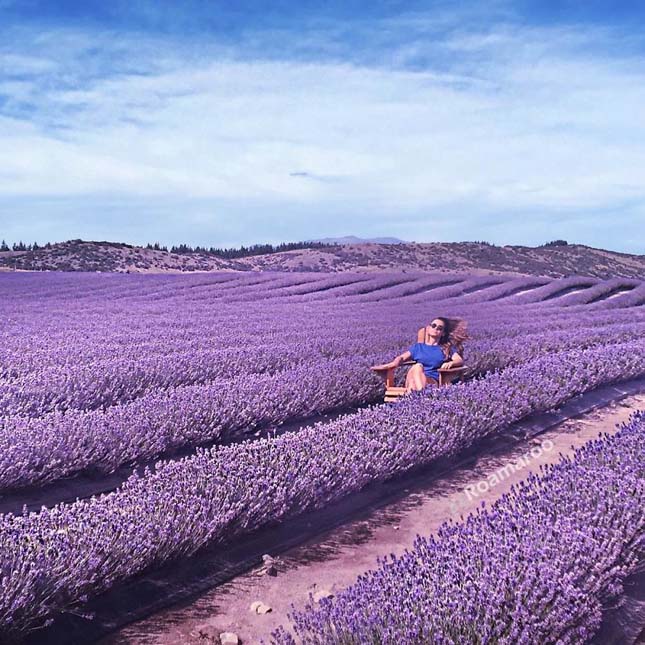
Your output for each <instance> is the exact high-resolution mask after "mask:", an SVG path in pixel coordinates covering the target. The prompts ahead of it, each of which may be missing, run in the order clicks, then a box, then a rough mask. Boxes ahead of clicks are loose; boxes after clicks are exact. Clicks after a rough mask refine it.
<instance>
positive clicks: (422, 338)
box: [379, 327, 466, 403]
mask: <svg viewBox="0 0 645 645" xmlns="http://www.w3.org/2000/svg"><path fill="white" fill-rule="evenodd" d="M427 331H428V330H427V328H426V327H421V329H419V331H418V332H417V343H425V342H426V340H427ZM415 363H416V361H405V362H404V363H401V364H400V365H399V367H403V366H404V365H414V364H415ZM395 371H396V367H390V368H389V369H384V370H379V372H380V374H381V376H382V377H383V380H384V381H385V397H384V399H383V400H384V401H385V402H386V403H390V402H392V401H398V400H399V399H400V398H401V397H402V396H403V395H404V394H405V388H404V387H397V386H396V385H394V372H395ZM437 371H438V372H439V387H443V386H444V385H450V384H451V383H452V382H453V381H454V380H455V379H457V378H459V377H460V376H461V375H462V374H463V373H464V372H465V371H466V367H464V366H461V367H452V368H450V369H439V370H437Z"/></svg>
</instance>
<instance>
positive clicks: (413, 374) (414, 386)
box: [405, 363, 427, 394]
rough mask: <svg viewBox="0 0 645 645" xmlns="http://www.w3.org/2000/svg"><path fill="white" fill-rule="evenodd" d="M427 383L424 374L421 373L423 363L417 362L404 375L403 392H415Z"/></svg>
mask: <svg viewBox="0 0 645 645" xmlns="http://www.w3.org/2000/svg"><path fill="white" fill-rule="evenodd" d="M426 383H427V379H426V375H425V374H424V373H423V365H421V363H417V364H416V365H413V366H412V367H411V368H410V369H409V370H408V373H407V375H406V377H405V392H406V394H407V393H409V392H416V391H417V390H422V389H423V388H424V387H425V386H426Z"/></svg>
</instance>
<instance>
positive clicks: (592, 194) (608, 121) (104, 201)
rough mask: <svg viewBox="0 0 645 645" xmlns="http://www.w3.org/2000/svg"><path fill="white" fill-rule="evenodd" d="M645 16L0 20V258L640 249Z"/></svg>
mask: <svg viewBox="0 0 645 645" xmlns="http://www.w3.org/2000/svg"><path fill="white" fill-rule="evenodd" d="M644 22H645V4H643V5H641V4H640V3H639V4H637V3H633V4H632V3H629V2H623V3H617V4H616V6H612V4H611V3H609V2H593V1H589V2H585V3H581V2H547V1H542V2H504V1H492V2H486V3H480V2H462V3H455V2H420V1H415V0H410V1H407V2H396V1H384V0H380V1H379V0H374V1H371V2H357V1H353V2H352V1H350V0H346V1H345V2H335V1H330V2H312V1H309V0H301V1H300V2H285V1H279V0H278V1H274V2H250V1H248V0H242V1H236V2H230V1H227V2H214V1H211V2H205V1H201V2H200V1H197V0H185V1H183V2H164V1H162V2H155V1H152V0H130V1H128V2H126V1H123V0H112V1H111V2H103V1H101V2H98V1H84V2H73V1H71V0H68V1H65V2H63V1H56V0H50V1H48V2H45V1H29V0H22V1H21V0H16V1H13V0H0V238H5V239H6V240H8V241H9V242H15V241H18V240H19V239H22V240H24V241H28V242H31V241H37V242H39V243H42V242H46V241H59V240H65V239H71V238H78V237H80V238H83V239H108V240H114V241H125V242H131V243H146V242H149V241H150V242H153V241H159V242H162V243H166V244H173V243H179V242H186V243H189V244H200V245H209V246H210V245H214V246H234V245H239V244H250V243H256V242H281V241H292V240H301V239H310V238H317V237H330V236H342V235H348V234H355V235H359V236H362V237H375V236H395V237H399V238H402V239H405V240H416V241H421V242H424V241H425V242H431V241H461V240H487V241H490V242H494V243H497V244H527V245H535V244H541V243H543V242H546V241H549V240H552V239H558V238H563V239H567V240H569V241H570V242H579V243H583V244H588V245H591V246H597V247H603V248H609V249H615V250H619V251H625V252H630V253H645V242H644V241H643V240H645V235H643V229H645V179H644V178H645V145H644V144H645V109H643V106H645V58H644V51H645V35H644V34H645V30H643V29H642V25H643V24H644Z"/></svg>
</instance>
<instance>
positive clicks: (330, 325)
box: [0, 289, 643, 416]
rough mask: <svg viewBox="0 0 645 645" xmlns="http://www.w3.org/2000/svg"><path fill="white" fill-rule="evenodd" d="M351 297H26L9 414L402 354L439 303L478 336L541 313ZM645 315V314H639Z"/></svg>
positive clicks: (16, 337) (2, 394) (4, 392)
mask: <svg viewBox="0 0 645 645" xmlns="http://www.w3.org/2000/svg"><path fill="white" fill-rule="evenodd" d="M151 291H154V290H153V289H151ZM427 298H428V296H426V299H427ZM346 300H347V298H343V299H340V301H339V303H340V304H338V303H337V304H330V303H319V304H317V305H315V308H314V309H312V308H311V306H305V305H303V306H302V307H297V306H296V304H295V303H286V304H285V303H278V302H274V301H269V302H268V303H261V304H257V303H247V304H246V305H244V312H245V319H244V322H243V324H241V320H240V311H239V306H240V305H239V304H231V303H228V305H225V306H224V305H222V303H219V302H218V301H217V300H210V299H207V298H205V299H204V300H203V301H202V302H201V304H200V306H196V307H195V308H194V309H188V310H186V308H185V306H186V301H185V300H183V299H181V298H179V299H178V298H174V299H170V300H169V301H168V302H166V303H165V305H161V304H160V303H158V302H157V303H153V304H145V303H140V302H135V303H132V304H131V305H130V307H129V308H128V309H127V310H126V311H122V310H120V309H119V308H116V309H115V301H114V300H107V301H103V300H101V299H99V300H97V301H93V300H91V299H90V300H89V301H88V299H83V300H78V301H73V302H69V303H66V302H65V301H64V300H62V301H61V300H52V303H53V304H56V305H57V306H58V307H61V308H63V309H64V311H65V313H64V315H63V313H61V312H59V311H57V310H56V309H51V308H49V309H48V308H47V307H43V305H42V303H39V302H37V303H36V304H35V305H34V306H32V307H27V306H26V305H25V306H23V309H24V311H23V314H22V316H21V317H20V318H19V319H17V320H15V321H13V324H11V323H12V321H11V317H10V316H8V320H7V324H6V325H5V327H4V329H3V330H2V335H3V336H4V338H3V341H4V342H3V343H2V344H1V345H0V386H1V388H0V416H9V415H16V414H17V415H21V416H25V415H27V416H42V415H43V414H45V413H47V412H51V411H64V410H66V409H68V408H78V409H89V410H91V409H96V408H99V407H107V406H111V405H114V404H116V403H119V402H124V401H129V400H133V399H136V398H138V397H140V396H142V395H143V394H145V393H146V392H147V391H150V390H159V389H167V388H172V387H176V386H180V385H191V384H199V383H207V382H210V381H211V380H216V379H218V378H236V377H241V376H246V375H247V374H249V373H258V374H265V373H269V374H272V373H277V372H279V371H281V370H284V369H288V368H289V367H291V366H293V365H294V364H298V363H299V362H302V361H307V362H310V363H312V362H315V360H316V359H317V358H321V359H329V358H333V357H345V356H347V355H348V354H351V355H355V354H357V353H363V354H365V353H371V352H379V351H383V352H385V351H394V350H396V349H398V348H399V347H401V346H405V345H407V343H408V342H409V341H410V340H411V339H412V338H413V337H414V335H415V332H416V326H418V325H419V324H421V323H420V322H419V321H420V320H423V319H424V318H425V317H426V316H430V317H431V316H433V315H437V311H436V310H441V313H444V312H445V310H446V309H448V310H449V313H453V312H454V313H460V312H461V313H462V314H463V315H465V316H466V317H467V318H468V319H469V321H471V323H472V324H471V327H472V328H473V336H474V338H475V339H477V338H482V337H486V336H490V334H491V331H493V332H494V333H497V335H499V333H500V332H501V331H502V330H503V329H504V327H506V329H508V328H509V327H510V326H509V325H503V324H502V323H503V322H504V321H505V319H511V320H512V322H513V325H514V327H511V329H513V331H514V333H515V334H517V333H518V331H520V332H522V333H525V332H526V331H529V330H530V328H531V326H533V325H534V319H535V315H536V313H535V311H533V310H532V309H528V308H527V307H526V306H525V307H523V308H521V309H520V310H518V309H517V308H511V309H510V310H508V308H507V311H506V312H505V310H504V308H503V307H502V306H501V305H500V304H495V305H486V306H485V305H478V306H475V305H467V304H465V303H463V302H459V303H456V302H455V303H453V302H452V300H451V301H434V300H433V301H432V308H433V309H435V311H434V312H430V311H427V309H429V302H430V301H427V300H426V302H425V303H424V304H423V309H422V308H421V306H422V305H419V304H417V303H410V302H407V303H403V302H402V301H401V300H400V299H394V300H387V301H385V302H384V303H363V304H361V305H360V306H359V305H357V304H353V305H351V310H349V311H348V308H347V306H345V305H343V304H342V303H344V302H345V301H346ZM9 304H10V305H11V302H10V303H9ZM312 306H313V305H312ZM383 307H387V310H384V309H383ZM8 309H11V306H9V307H8ZM487 310H488V311H487ZM539 311H540V314H539V315H541V316H542V317H543V318H544V319H545V324H548V326H549V328H553V327H554V326H555V327H558V328H561V327H560V325H561V324H562V323H561V321H554V320H553V318H554V316H555V317H556V318H557V317H558V315H559V313H558V312H559V311H561V309H552V308H548V309H540V310H539ZM608 313H611V316H609V319H612V318H613V319H615V320H616V321H618V320H625V316H626V315H629V310H621V309H619V310H615V311H612V312H603V311H600V312H597V314H596V315H598V316H599V318H594V320H603V321H604V320H607V318H605V316H607V314H608ZM642 317H643V313H642V312H641V314H640V318H641V319H642ZM634 318H635V319H636V320H638V319H639V316H638V314H637V315H636V316H634ZM489 321H490V323H492V324H487V322H489ZM525 321H529V327H526V325H524V324H523V323H524V322H525ZM569 324H571V323H569ZM575 324H577V323H575ZM498 330H499V332H498ZM507 333H508V332H507ZM299 346H306V347H307V348H308V349H309V351H308V352H306V353H305V352H302V351H301V350H300V349H299ZM27 347H28V351H26V348H27ZM126 348H127V351H126Z"/></svg>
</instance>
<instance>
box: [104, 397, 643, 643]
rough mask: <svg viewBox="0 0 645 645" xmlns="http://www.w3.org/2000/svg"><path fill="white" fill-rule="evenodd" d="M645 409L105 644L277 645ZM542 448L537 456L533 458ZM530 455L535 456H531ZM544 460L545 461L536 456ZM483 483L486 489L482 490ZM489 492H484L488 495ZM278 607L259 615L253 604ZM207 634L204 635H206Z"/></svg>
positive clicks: (400, 505)
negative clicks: (314, 612) (480, 508)
mask: <svg viewBox="0 0 645 645" xmlns="http://www.w3.org/2000/svg"><path fill="white" fill-rule="evenodd" d="M644 408H645V394H638V395H634V396H630V397H628V398H625V399H623V400H622V401H619V402H615V403H612V404H610V405H608V406H606V407H604V408H602V409H600V410H596V411H593V412H590V413H588V414H585V415H583V416H580V417H578V418H576V419H570V420H568V421H565V422H563V423H561V424H559V425H557V426H555V427H554V428H552V429H551V430H549V431H547V432H545V433H543V434H541V435H539V436H537V437H535V438H533V439H531V440H529V441H528V442H525V443H521V444H519V445H516V446H514V447H513V448H512V449H509V450H507V451H505V452H503V453H500V452H497V453H496V454H483V455H481V456H479V457H478V459H477V460H476V462H475V463H474V464H469V465H468V466H467V467H464V468H459V469H457V470H456V471H454V472H451V473H450V474H449V475H447V476H444V477H442V478H441V479H440V480H438V481H435V482H433V483H432V484H431V485H429V486H428V485H426V486H425V488H423V489H411V490H410V493H409V495H408V496H407V497H406V498H405V499H404V500H402V501H398V502H396V503H394V504H392V505H390V506H388V507H385V508H381V509H379V510H376V511H374V512H372V513H371V514H370V515H369V516H363V517H361V518H360V519H357V520H355V521H353V522H351V523H350V524H347V525H345V526H343V527H341V528H340V529H337V530H334V531H332V532H331V533H328V534H327V535H325V536H323V537H321V538H318V539H317V540H316V541H315V542H312V543H309V544H305V545H303V546H300V547H298V548H295V549H293V550H291V551H289V552H287V553H286V554H283V556H282V558H281V560H282V562H283V563H284V566H283V567H281V568H280V569H279V571H278V575H277V576H275V577H273V576H268V575H257V574H254V573H248V574H246V575H243V576H240V577H238V578H236V579H234V580H232V581H231V582H229V583H227V584H224V585H222V586H220V587H217V588H216V589H213V590H211V591H209V592H208V593H206V594H204V595H202V596H201V597H199V598H197V599H195V600H193V601H191V602H187V603H184V604H182V605H181V606H176V607H173V608H170V609H168V610H166V611H163V612H160V613H158V614H156V615H154V616H152V617H150V618H148V619H146V620H143V621H140V622H137V623H134V624H132V625H129V626H128V627H126V628H124V629H122V630H121V631H120V632H118V633H117V634H114V635H112V636H110V637H109V638H107V639H103V640H102V641H101V642H102V643H103V644H104V645H108V644H110V645H117V644H118V645H125V644H129V645H144V644H146V645H148V644H155V645H156V644H161V645H170V644H173V645H176V644H178V643H198V642H201V643H207V642H219V638H218V637H217V635H218V634H219V633H220V632H234V633H236V634H237V635H238V636H239V638H240V643H242V644H243V645H248V644H251V643H260V642H261V640H262V639H264V641H265V642H267V643H268V642H270V634H271V631H272V630H274V629H275V628H276V627H278V626H279V625H287V624H289V619H288V617H287V613H288V612H289V611H290V610H291V605H294V606H295V607H296V608H301V607H302V606H303V605H304V604H305V603H306V602H307V600H308V597H309V594H313V593H316V592H317V591H328V592H331V593H334V592H338V591H340V590H341V589H343V588H345V587H347V586H349V585H350V584H352V583H353V582H354V580H355V579H356V577H357V576H358V575H360V574H361V573H364V572H365V571H366V570H368V569H373V568H375V567H376V565H377V557H379V556H381V557H382V556H384V555H387V554H390V553H396V554H400V553H401V552H402V551H403V550H404V549H406V548H408V547H411V546H412V544H413V542H414V538H415V536H416V535H417V534H422V535H429V534H431V533H433V532H434V531H436V530H437V528H438V527H439V526H440V525H441V523H442V522H444V521H445V520H447V519H449V518H455V519H458V518H459V517H460V516H461V515H467V514H468V513H469V512H471V511H473V510H474V509H475V508H476V507H477V505H479V504H480V503H481V501H482V500H486V502H487V504H490V503H492V502H494V501H495V500H496V499H497V498H498V497H500V496H501V495H503V494H504V493H505V492H507V491H508V490H509V488H510V487H511V485H512V484H514V483H517V482H518V481H520V480H522V479H524V478H525V477H526V476H527V475H528V473H529V472H536V471H538V469H539V467H540V466H541V465H544V464H550V463H555V462H557V461H558V460H559V458H560V454H570V453H571V452H572V451H573V449H574V448H576V447H578V446H580V445H582V444H584V443H586V442H587V441H589V440H591V439H593V438H595V437H597V436H598V435H599V434H601V433H609V434H613V433H614V432H616V430H617V427H616V424H618V423H621V422H624V421H626V420H627V419H628V417H629V416H630V414H631V413H632V412H633V411H634V410H636V409H644ZM531 448H534V451H533V455H530V454H528V451H530V450H531ZM527 455H528V456H527ZM534 455H538V456H534ZM523 456H525V459H524V461H525V462H528V465H526V466H525V467H523V468H521V469H519V470H516V471H515V472H512V473H508V471H506V472H507V473H508V476H507V477H505V478H503V479H502V480H501V481H500V482H499V483H498V484H497V485H495V486H492V487H488V490H486V491H484V489H485V488H487V484H486V483H485V482H486V478H487V476H488V475H491V474H492V473H493V472H495V471H497V470H498V469H500V468H502V467H504V466H505V465H507V464H509V463H517V462H518V460H519V459H520V458H521V457H523ZM478 483H479V486H478ZM482 491H483V492H482ZM255 601H262V602H263V603H265V604H266V605H268V606H270V607H271V611H270V612H269V613H266V614H263V615H259V614H257V613H254V612H252V611H251V610H250V606H251V603H253V602H255ZM200 629H201V631H202V635H201V636H200V634H199V632H200Z"/></svg>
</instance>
